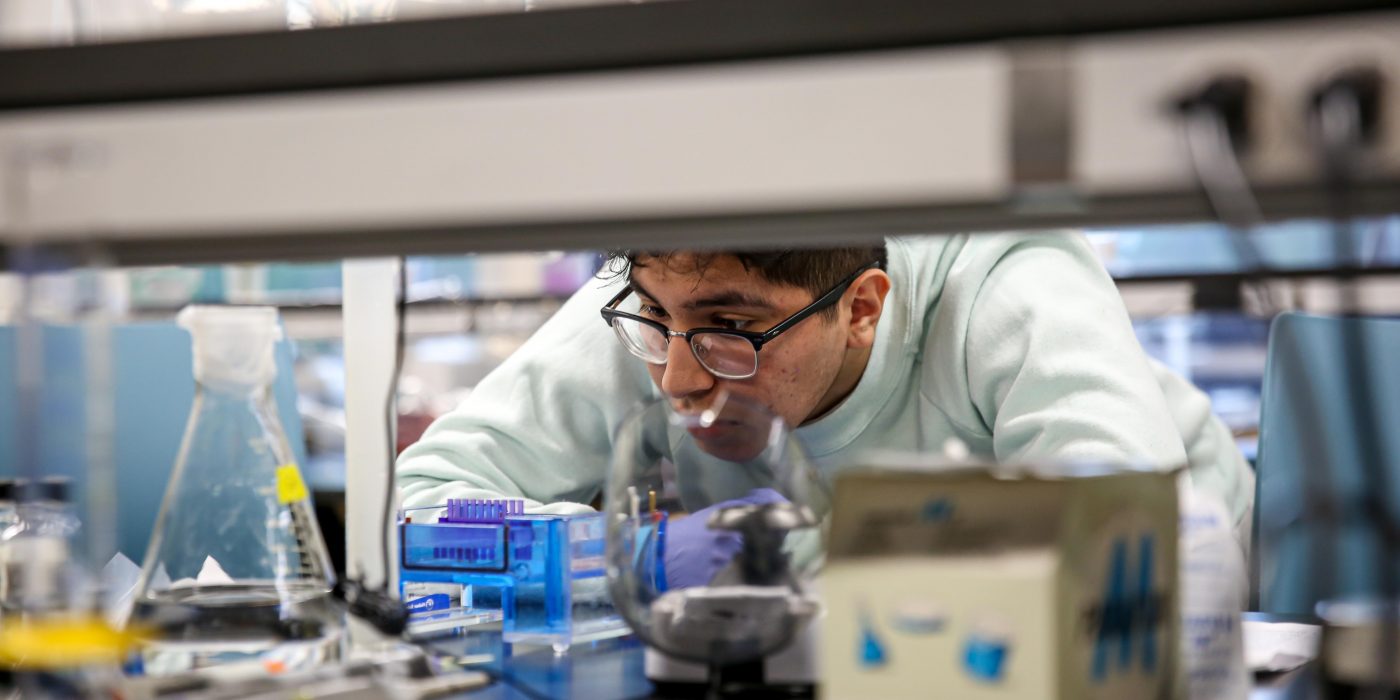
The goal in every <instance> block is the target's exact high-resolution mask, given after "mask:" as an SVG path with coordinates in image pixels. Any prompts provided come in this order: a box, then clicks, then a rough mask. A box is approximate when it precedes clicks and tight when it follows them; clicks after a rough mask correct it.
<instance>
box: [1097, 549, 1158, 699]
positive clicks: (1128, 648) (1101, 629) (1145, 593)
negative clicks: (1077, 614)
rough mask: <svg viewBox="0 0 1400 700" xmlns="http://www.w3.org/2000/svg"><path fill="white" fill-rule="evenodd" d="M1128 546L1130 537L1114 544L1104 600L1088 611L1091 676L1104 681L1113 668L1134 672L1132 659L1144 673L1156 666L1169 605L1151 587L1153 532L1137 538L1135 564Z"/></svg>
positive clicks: (1151, 671)
mask: <svg viewBox="0 0 1400 700" xmlns="http://www.w3.org/2000/svg"><path fill="white" fill-rule="evenodd" d="M1128 550H1129V547H1128V540H1127V539H1126V538H1119V539H1117V540H1116V541H1114V542H1113V545H1112V551H1111V553H1110V555H1109V560H1108V571H1107V575H1106V576H1105V581H1104V592H1103V598H1102V600H1101V601H1100V602H1099V603H1098V604H1096V605H1094V606H1092V607H1091V608H1090V609H1089V610H1088V611H1087V612H1086V617H1087V622H1088V625H1089V629H1090V631H1091V632H1092V633H1093V634H1094V655H1093V665H1092V668H1091V677H1092V678H1093V679H1094V681H1095V682H1102V681H1104V680H1106V679H1107V678H1108V675H1109V672H1110V671H1115V672H1118V673H1126V672H1129V671H1131V670H1132V668H1133V665H1134V661H1136V662H1137V663H1138V665H1140V667H1141V669H1142V670H1143V671H1144V672H1146V673H1154V672H1156V670H1157V632H1158V630H1159V629H1160V628H1161V625H1162V623H1163V611H1164V610H1165V609H1166V606H1165V603H1164V601H1163V597H1164V595H1163V594H1162V593H1161V592H1160V591H1154V590H1153V566H1154V561H1155V547H1154V540H1153V537H1152V535H1142V536H1141V537H1140V538H1139V539H1138V548H1137V567H1136V568H1134V567H1132V566H1131V563H1130V561H1129V556H1128V555H1129V551H1128ZM1130 574H1131V575H1130ZM1135 649H1136V653H1134V650H1135Z"/></svg>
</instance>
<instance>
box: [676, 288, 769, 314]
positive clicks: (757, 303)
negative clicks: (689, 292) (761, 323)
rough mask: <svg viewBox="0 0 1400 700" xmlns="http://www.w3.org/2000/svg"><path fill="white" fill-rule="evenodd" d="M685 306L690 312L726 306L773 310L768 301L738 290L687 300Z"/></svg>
mask: <svg viewBox="0 0 1400 700" xmlns="http://www.w3.org/2000/svg"><path fill="white" fill-rule="evenodd" d="M683 306H684V307H685V308H686V310H688V311H697V310H699V309H711V308H715V307H724V306H733V307H741V308H747V309H764V310H771V309H772V308H773V305H772V304H771V303H769V302H768V300H767V299H764V298H763V297H759V296H755V295H753V294H749V293H748V292H741V291H739V290H737V289H733V290H727V291H723V292H717V293H715V294H711V295H710V296H707V297H700V298H699V299H690V300H687V301H686V302H685V304H683Z"/></svg>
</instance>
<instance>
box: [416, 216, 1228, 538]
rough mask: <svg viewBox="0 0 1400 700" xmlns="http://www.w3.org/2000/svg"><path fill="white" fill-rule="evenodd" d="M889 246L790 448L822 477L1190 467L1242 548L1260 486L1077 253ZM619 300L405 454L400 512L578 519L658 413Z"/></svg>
mask: <svg viewBox="0 0 1400 700" xmlns="http://www.w3.org/2000/svg"><path fill="white" fill-rule="evenodd" d="M888 249H889V268H888V272H889V275H890V278H891V279H892V281H893V285H892V287H891V290H890V293H889V296H888V297H887V298H886V303H885V309H884V314H883V316H882V317H881V318H880V322H879V325H878V327H877V330H876V340H875V346H874V349H873V351H872V353H871V357H870V362H869V365H868V366H867V367H866V369H865V373H864V375H862V377H861V379H860V382H859V383H858V384H857V386H856V388H855V389H854V390H853V391H852V392H851V394H850V395H849V396H848V397H846V399H845V400H844V401H843V402H841V403H840V404H839V405H838V406H837V407H836V408H835V409H833V410H831V411H829V412H828V413H827V414H826V415H824V416H822V417H821V418H819V419H817V420H815V421H812V422H809V423H807V424H805V425H803V426H801V427H800V428H799V429H798V430H797V431H796V435H797V437H798V439H799V440H800V441H801V443H802V444H803V446H804V447H806V449H807V451H808V453H809V454H810V456H811V458H812V461H813V462H814V463H815V464H816V465H817V466H818V468H819V469H820V470H821V471H822V472H823V473H824V474H825V475H828V476H829V475H830V474H832V473H834V472H835V471H836V470H839V469H841V468H843V467H846V466H850V465H853V464H857V463H858V462H859V456H860V455H861V454H862V453H863V452H866V451H870V450H873V449H880V450H891V449H893V450H920V451H940V450H941V449H942V447H943V445H944V444H945V443H946V442H947V441H948V440H949V438H957V439H958V440H961V441H962V442H963V443H965V444H966V445H967V447H968V448H969V449H970V451H971V452H972V453H973V454H974V455H978V456H982V457H986V458H991V459H996V460H998V461H1002V462H1053V461H1059V460H1108V461H1118V462H1132V463H1136V464H1150V465H1156V466H1159V467H1161V468H1164V469H1169V468H1174V467H1179V466H1182V465H1189V467H1190V469H1189V479H1190V482H1191V485H1192V486H1193V487H1194V488H1195V489H1196V490H1198V491H1201V492H1204V493H1207V494H1210V495H1214V496H1215V497H1217V498H1218V499H1219V500H1221V501H1222V502H1223V503H1224V504H1225V505H1226V507H1227V508H1228V509H1229V511H1230V513H1231V515H1232V516H1233V517H1234V519H1235V526H1236V527H1235V529H1236V536H1237V537H1238V538H1240V542H1241V544H1242V545H1243V546H1245V547H1247V546H1248V528H1249V524H1250V518H1249V515H1250V510H1251V507H1252V503H1253V493H1254V486H1253V485H1254V476H1253V473H1252V472H1251V470H1250V468H1249V466H1248V464H1247V463H1246V462H1245V461H1244V459H1243V458H1242V457H1241V455H1240V453H1239V451H1238V449H1237V448H1236V446H1235V444H1234V441H1233V440H1232V439H1231V436H1230V434H1229V431H1228V430H1227V429H1226V428H1225V426H1224V425H1223V424H1222V423H1221V422H1220V421H1219V419H1217V418H1215V417H1214V416H1213V415H1212V414H1211V412H1210V403H1209V400H1208V399H1207V398H1206V396H1205V395H1204V394H1203V393H1201V392H1200V391H1199V390H1197V389H1196V388H1194V387H1192V386H1191V385H1190V384H1188V383H1187V382H1186V381H1184V380H1183V379H1181V378H1180V377H1178V376H1176V375H1174V374H1172V373H1171V372H1170V371H1168V370H1167V369H1166V368H1165V367H1163V366H1161V365H1160V364H1158V363H1157V362H1155V361H1153V360H1151V359H1149V358H1148V357H1147V356H1146V355H1144V354H1143V351H1142V348H1141V346H1139V344H1138V342H1137V339H1136V337H1135V336H1134V335H1133V330H1132V327H1131V325H1130V324H1129V321H1128V314H1127V312H1126V310H1125V309H1124V307H1123V302H1122V300H1121V299H1120V297H1119V296H1118V292H1117V290H1116V289H1115V287H1114V285H1113V282H1112V280H1111V279H1110V278H1109V276H1108V274H1107V273H1106V272H1105V271H1104V269H1103V266H1102V265H1101V264H1100V263H1099V262H1098V260H1097V259H1096V258H1095V257H1094V254H1093V252H1092V250H1091V249H1090V247H1089V244H1088V243H1087V241H1085V239H1084V237H1083V236H1081V235H1079V234H1074V233H1038V234H979V235H975V236H968V235H957V236H950V237H943V236H938V237H920V238H908V239H905V238H895V239H890V240H889V241H888ZM623 283H624V282H622V281H621V280H595V281H594V282H592V283H590V284H589V285H588V286H587V287H585V288H584V289H582V290H580V291H579V292H578V293H577V294H575V295H574V297H573V298H572V299H570V300H569V301H568V303H566V304H565V305H564V307H563V308H562V309H561V310H560V311H559V313H558V314H556V315H555V316H554V317H553V318H552V319H550V320H549V321H548V322H547V323H546V324H545V325H544V326H543V327H542V328H540V330H539V331H538V332H537V333H536V334H535V335H534V336H533V337H531V338H530V340H529V341H527V342H526V343H525V345H524V346H522V347H521V348H520V350H519V351H517V352H516V353H515V354H514V355H512V356H511V357H510V358H509V359H507V360H506V361H505V362H504V363H503V364H502V365H501V366H500V367H499V368H497V369H496V370H495V371H494V372H492V373H491V374H490V375H489V376H487V377H486V378H485V379H484V380H482V382H481V383H480V385H478V386H477V388H476V389H475V390H474V391H473V392H472V394H471V395H470V397H468V399H467V400H466V401H464V402H463V403H462V405H461V406H459V407H458V408H457V409H456V410H454V411H453V412H452V413H449V414H447V415H444V416H442V417H441V418H439V419H438V420H437V421H436V422H434V423H433V425H432V426H431V427H430V428H429V429H428V431H427V433H426V434H425V435H424V436H423V439H422V440H421V441H419V442H418V443H417V444H415V445H413V446H411V447H410V448H408V449H407V450H406V451H405V452H404V453H403V455H402V457H401V458H400V459H399V464H398V483H399V486H400V488H401V489H402V491H403V493H404V499H405V505H407V506H419V505H435V504H440V503H442V502H444V501H445V500H446V499H448V498H500V497H511V498H526V499H529V500H530V501H534V502H535V503H530V504H528V505H530V506H539V505H540V504H547V505H546V507H545V508H544V511H543V512H577V511H580V510H586V508H587V507H586V506H582V505H579V504H583V503H588V502H589V501H591V500H593V498H594V497H595V496H597V495H598V494H599V493H600V491H601V489H602V487H603V481H604V479H605V478H606V473H607V470H608V466H609V460H610V457H611V452H612V450H611V438H612V436H613V433H614V431H615V429H616V428H617V426H618V424H619V423H620V422H621V421H622V420H623V418H624V417H626V416H627V414H628V413H629V411H631V410H632V409H633V408H634V407H636V406H637V405H638V404H640V403H642V402H644V401H648V400H652V399H656V398H658V397H659V396H660V393H659V391H658V390H657V388H656V387H655V386H654V385H653V384H652V382H651V379H650V378H649V376H648V374H647V371H646V367H645V365H644V364H643V363H642V362H641V361H640V360H637V359H635V358H634V357H632V356H631V355H629V354H628V353H627V351H626V350H624V349H623V347H622V346H621V344H619V343H618V341H617V339H616V337H615V336H614V335H613V333H612V330H611V329H610V328H608V327H607V325H606V324H605V323H604V322H603V321H602V319H601V317H600V316H599V314H598V309H599V308H601V307H602V306H603V305H604V304H605V303H607V301H608V300H609V299H610V298H611V297H612V296H613V295H614V294H616V292H617V290H618V289H619V288H620V287H619V286H618V285H620V284H623ZM778 342H782V341H781V340H780V341H778ZM760 371H761V370H760ZM673 444H674V443H673ZM675 457H676V459H674V460H673V461H675V463H676V464H677V471H678V474H677V480H678V481H679V482H680V483H681V484H682V485H683V487H684V485H685V484H686V483H689V484H690V485H691V486H692V488H694V487H696V486H697V485H705V486H706V489H705V490H708V491H709V492H710V493H720V494H724V493H726V492H729V493H732V494H733V495H739V494H741V493H743V492H744V489H743V488H741V487H740V485H735V486H734V487H732V488H726V487H725V486H724V485H723V484H719V483H716V481H717V480H722V479H723V478H724V474H726V473H732V472H733V470H732V469H730V470H720V469H713V468H712V469H709V470H706V469H705V468H704V466H703V465H704V463H705V460H704V459H700V458H696V459H691V457H693V455H685V456H683V455H679V454H678V455H675ZM683 490H684V489H683Z"/></svg>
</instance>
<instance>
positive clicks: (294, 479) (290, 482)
mask: <svg viewBox="0 0 1400 700" xmlns="http://www.w3.org/2000/svg"><path fill="white" fill-rule="evenodd" d="M308 495H309V494H308V493H307V491H306V482H305V481H302V480H301V470H299V469H297V465H295V464H284V465H282V466H280V467H278V468H277V500H278V501H280V502H282V503H291V502H292V501H300V500H301V499H303V498H306V497H307V496H308Z"/></svg>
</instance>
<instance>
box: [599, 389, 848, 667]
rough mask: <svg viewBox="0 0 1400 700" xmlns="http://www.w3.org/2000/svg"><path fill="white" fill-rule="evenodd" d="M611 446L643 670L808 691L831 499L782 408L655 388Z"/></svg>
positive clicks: (629, 613)
mask: <svg viewBox="0 0 1400 700" xmlns="http://www.w3.org/2000/svg"><path fill="white" fill-rule="evenodd" d="M614 449H615V453H614V458H613V462H612V468H611V473H610V475H609V478H608V486H607V491H606V498H605V513H606V517H607V537H608V550H607V551H608V554H607V558H608V583H609V587H610V588H611V590H612V596H613V601H614V602H615V603H616V605H617V607H618V610H619V611H620V612H621V613H622V615H623V617H624V618H626V619H627V622H628V623H629V624H630V625H631V626H632V629H633V630H635V631H636V633H637V635H638V636H639V637H641V639H642V640H643V641H644V642H646V644H647V645H648V649H647V655H646V673H647V677H648V678H650V679H651V680H653V681H655V682H657V683H661V684H669V683H677V684H683V683H708V684H710V685H711V686H712V687H718V688H721V689H723V690H724V691H725V692H729V691H739V692H744V691H748V690H754V689H763V690H764V692H769V693H774V692H786V691H791V692H796V693H805V692H810V690H811V687H812V684H813V683H814V682H815V672H814V666H813V665H812V664H811V656H810V653H808V652H809V651H810V649H811V645H810V642H811V639H812V638H811V637H810V636H809V635H808V634H806V632H807V631H808V625H809V623H810V622H811V621H812V620H813V618H815V617H816V616H817V614H818V612H819V606H818V602H817V599H816V597H815V595H814V594H813V593H812V592H811V591H810V590H809V587H808V582H809V578H810V576H811V574H812V572H813V571H814V569H815V568H816V566H817V563H818V562H819V561H820V558H821V545H822V543H821V537H820V533H819V531H818V525H819V523H820V516H821V515H822V514H824V513H825V512H826V510H827V502H828V501H827V498H826V495H825V489H824V486H823V484H822V482H821V481H820V479H819V478H818V477H817V476H816V475H815V472H814V471H813V470H812V469H811V467H810V465H809V463H808V462H807V460H806V457H805V455H804V454H803V451H802V449H801V447H800V445H798V443H797V441H796V440H795V438H794V437H793V436H792V435H791V433H790V432H789V431H788V430H787V428H786V426H785V425H784V424H783V422H782V420H781V419H779V418H777V417H775V416H773V415H772V414H771V413H770V412H769V411H768V410H767V409H766V408H764V407H762V406H760V405H757V404H753V403H750V402H747V401H744V400H741V399H738V398H734V397H728V396H721V397H720V400H718V401H716V402H715V404H714V405H712V406H711V407H709V408H708V409H707V410H705V411H703V412H697V413H682V412H678V411H676V410H674V409H673V408H672V406H671V405H670V404H668V403H666V402H664V401H663V402H656V403H652V404H649V405H647V406H644V407H642V408H640V409H639V410H637V411H636V412H634V413H633V414H632V415H631V416H629V417H628V418H627V420H625V421H624V422H623V423H622V425H621V427H620V428H619V430H618V433H617V438H616V440H615V443H614ZM696 559H699V560H701V562H700V565H698V566H697V564H696V561H695V560H696ZM678 570H679V572H678ZM794 642H797V644H795V645H794ZM790 647H791V648H790Z"/></svg>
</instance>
